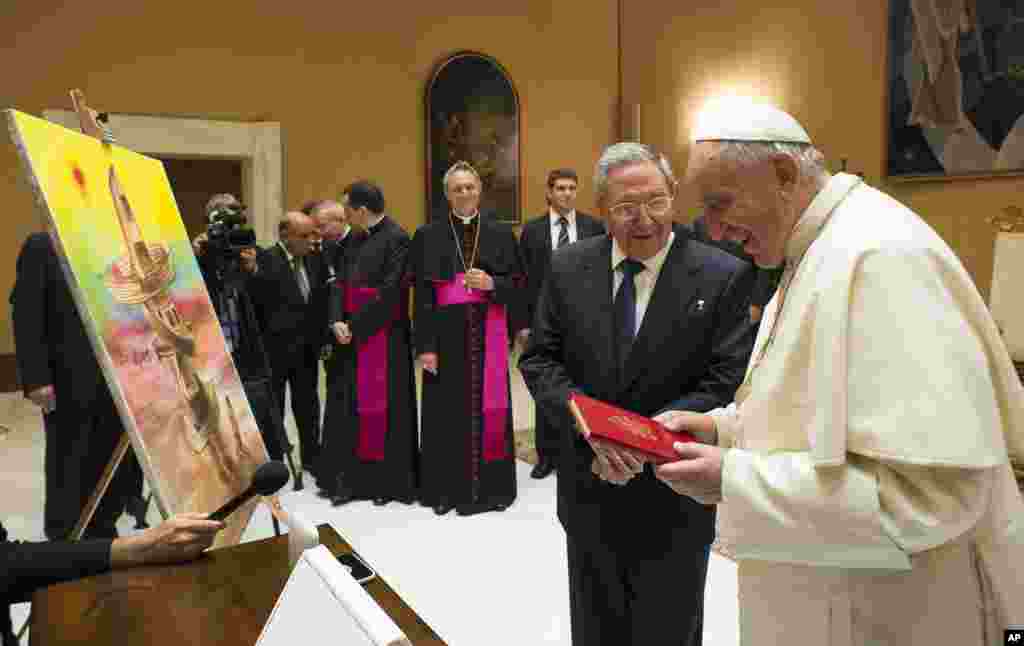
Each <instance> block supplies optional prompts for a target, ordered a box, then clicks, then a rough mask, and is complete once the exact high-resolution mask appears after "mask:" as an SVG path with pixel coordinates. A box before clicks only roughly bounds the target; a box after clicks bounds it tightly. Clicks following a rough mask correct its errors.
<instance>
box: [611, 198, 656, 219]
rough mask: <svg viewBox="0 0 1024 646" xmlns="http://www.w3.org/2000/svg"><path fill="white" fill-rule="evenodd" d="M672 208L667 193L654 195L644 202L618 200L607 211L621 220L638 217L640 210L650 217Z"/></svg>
mask: <svg viewBox="0 0 1024 646" xmlns="http://www.w3.org/2000/svg"><path fill="white" fill-rule="evenodd" d="M671 208H672V198H671V197H670V196H668V195H655V196H654V197H652V198H651V199H649V200H646V201H644V202H619V203H618V204H615V205H613V206H612V207H611V208H609V209H608V211H609V212H610V213H611V214H612V215H613V216H615V217H617V218H619V219H621V220H633V219H635V218H638V217H640V213H641V211H647V215H649V216H651V217H659V216H662V215H665V214H666V213H668V212H669V209H671Z"/></svg>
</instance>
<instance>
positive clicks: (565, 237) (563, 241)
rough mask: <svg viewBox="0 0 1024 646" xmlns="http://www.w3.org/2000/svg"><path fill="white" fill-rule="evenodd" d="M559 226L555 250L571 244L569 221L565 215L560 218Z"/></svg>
mask: <svg viewBox="0 0 1024 646" xmlns="http://www.w3.org/2000/svg"><path fill="white" fill-rule="evenodd" d="M558 226H559V230H558V244H557V245H555V249H561V248H562V247H564V246H565V245H567V244H569V220H568V219H567V218H566V217H565V216H564V215H563V216H562V217H560V218H558Z"/></svg>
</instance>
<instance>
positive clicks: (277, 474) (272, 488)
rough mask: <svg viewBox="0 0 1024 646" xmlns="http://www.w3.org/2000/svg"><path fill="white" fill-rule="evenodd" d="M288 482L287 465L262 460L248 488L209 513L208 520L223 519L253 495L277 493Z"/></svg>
mask: <svg viewBox="0 0 1024 646" xmlns="http://www.w3.org/2000/svg"><path fill="white" fill-rule="evenodd" d="M286 482H288V467H286V466H285V465H284V464H283V463H281V462H277V461H276V460H271V461H270V462H264V463H263V464H261V465H260V466H259V467H258V468H257V469H256V473H254V474H253V476H252V484H250V485H249V488H248V489H246V490H245V491H243V492H242V493H240V494H238V495H237V496H235V497H234V498H232V499H231V500H229V501H227V502H226V503H224V504H223V505H222V506H221V508H220V509H218V510H217V511H215V512H213V513H212V514H210V520H224V519H225V518H227V517H228V516H230V515H231V512H233V511H235V510H236V509H238V508H239V507H241V506H242V505H244V504H245V503H246V502H248V501H249V499H250V498H252V497H253V496H269V495H271V494H274V493H277V490H278V489H280V488H281V487H283V486H284V485H285V483H286Z"/></svg>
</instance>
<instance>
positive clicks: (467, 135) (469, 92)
mask: <svg viewBox="0 0 1024 646" xmlns="http://www.w3.org/2000/svg"><path fill="white" fill-rule="evenodd" d="M426 107H427V117H426V122H427V173H426V176H427V214H428V215H427V217H428V218H431V217H434V216H435V215H436V214H438V213H445V212H446V210H447V208H448V203H447V201H446V200H445V196H444V187H443V186H442V180H443V178H444V173H445V171H447V170H448V168H449V167H451V165H452V164H454V163H455V162H457V161H467V162H469V163H470V164H472V165H473V167H474V168H475V169H476V171H477V172H478V173H479V174H480V178H481V180H482V182H483V195H482V198H481V200H480V208H481V210H483V211H491V212H493V213H494V214H495V216H496V217H497V218H498V219H499V220H501V221H503V222H507V223H509V224H519V222H520V212H519V203H520V190H519V186H520V148H519V127H520V121H519V95H518V94H517V93H516V89H515V86H514V85H513V84H512V81H511V79H510V78H509V77H508V75H507V74H506V73H505V71H504V70H503V69H502V67H501V65H499V64H498V62H497V61H495V60H494V59H492V58H490V57H488V56H485V55H483V54H477V53H473V52H459V53H457V54H454V55H452V56H449V57H448V58H446V59H444V60H443V61H441V63H439V64H438V65H437V67H436V68H435V70H434V73H433V74H432V75H431V78H430V82H429V84H428V85H427V95H426Z"/></svg>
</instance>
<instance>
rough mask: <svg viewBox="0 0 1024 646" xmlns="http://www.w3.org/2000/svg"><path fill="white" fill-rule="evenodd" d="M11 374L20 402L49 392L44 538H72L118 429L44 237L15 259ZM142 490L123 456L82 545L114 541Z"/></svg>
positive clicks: (29, 242) (37, 236) (134, 467)
mask: <svg viewBox="0 0 1024 646" xmlns="http://www.w3.org/2000/svg"><path fill="white" fill-rule="evenodd" d="M10 300H11V304H12V318H13V322H14V338H15V351H16V358H17V362H18V374H19V378H20V381H21V386H22V389H23V390H24V393H25V396H26V397H28V398H29V399H33V392H34V391H37V390H38V389H41V388H43V387H45V386H52V387H53V391H54V394H55V396H56V407H55V408H54V409H53V410H52V411H51V412H48V413H47V412H45V411H44V415H43V424H44V426H45V428H46V450H45V458H44V460H45V471H46V489H45V492H46V493H45V496H46V499H45V503H44V521H43V523H44V531H45V533H46V536H47V537H48V538H50V539H53V540H56V539H62V538H66V537H67V536H68V535H70V534H71V530H72V529H73V528H74V526H75V523H76V522H77V521H78V517H79V515H80V514H81V512H82V509H83V508H84V507H85V503H86V502H87V501H88V500H89V496H91V495H92V492H93V489H94V488H95V486H96V484H97V483H98V482H99V479H100V475H101V474H102V473H103V469H104V467H105V466H106V464H107V462H108V461H109V460H110V457H111V455H113V453H114V448H115V447H116V446H117V443H118V440H119V439H120V436H121V433H122V432H123V430H122V429H123V427H122V425H121V417H120V415H118V412H117V408H116V406H115V405H114V400H113V398H112V397H111V395H110V389H109V388H108V387H107V382H106V380H105V379H104V378H103V373H102V372H101V371H100V366H99V364H98V363H97V361H96V356H95V354H94V353H93V348H92V344H91V343H90V341H89V337H88V335H87V333H86V330H85V325H84V324H83V322H82V319H81V318H80V317H79V315H78V309H77V308H76V307H75V302H74V300H73V298H72V295H71V290H70V288H69V286H68V283H67V280H66V279H65V277H64V272H63V270H62V269H61V266H60V260H59V259H58V257H57V252H56V250H55V249H54V247H53V243H52V241H51V240H50V236H49V235H48V234H46V233H33V234H31V235H30V236H29V237H28V238H27V239H26V240H25V243H24V244H23V245H22V248H21V253H20V254H19V255H18V261H17V276H16V278H15V283H14V289H13V290H12V292H11V297H10ZM141 491H142V470H141V468H139V464H138V462H137V461H136V459H135V454H134V453H132V452H129V453H128V454H127V455H126V456H125V458H124V459H123V460H122V461H121V464H120V466H118V468H117V471H116V472H115V474H114V478H113V480H112V481H111V483H110V485H109V487H108V488H107V491H106V493H105V494H104V495H103V497H102V498H101V499H100V504H99V507H98V508H97V509H96V512H95V513H94V514H93V518H92V521H91V522H90V524H89V527H88V528H87V529H86V531H85V534H84V536H83V537H84V538H113V537H115V536H117V529H116V528H115V524H116V522H117V519H118V517H119V516H120V515H121V512H122V511H123V510H124V508H125V504H126V503H127V502H128V501H129V500H130V499H131V498H132V497H134V496H138V495H139V494H140V493H141Z"/></svg>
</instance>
